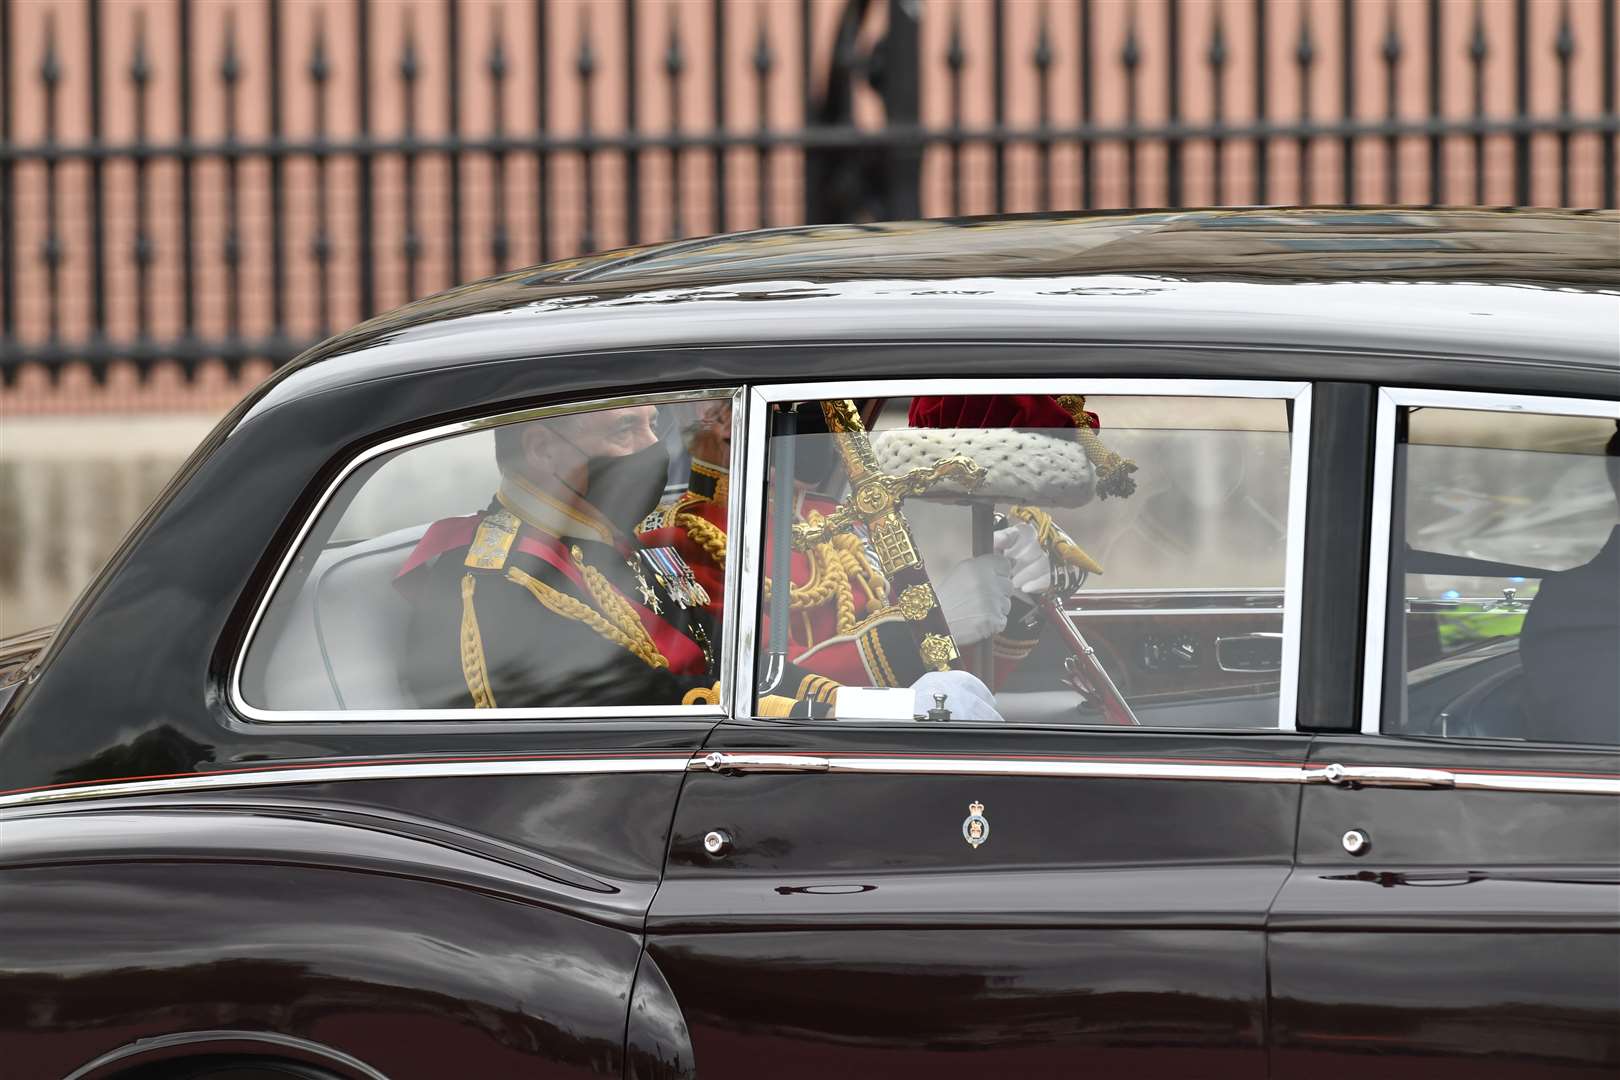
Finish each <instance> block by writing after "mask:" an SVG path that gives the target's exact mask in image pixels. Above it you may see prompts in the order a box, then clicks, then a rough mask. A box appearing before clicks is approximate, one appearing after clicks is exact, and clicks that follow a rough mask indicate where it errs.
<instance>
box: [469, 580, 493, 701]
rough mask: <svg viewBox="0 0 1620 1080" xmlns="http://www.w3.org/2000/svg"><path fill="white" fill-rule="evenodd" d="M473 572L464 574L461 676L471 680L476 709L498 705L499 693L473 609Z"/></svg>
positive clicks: (471, 690)
mask: <svg viewBox="0 0 1620 1080" xmlns="http://www.w3.org/2000/svg"><path fill="white" fill-rule="evenodd" d="M475 585H476V581H475V580H474V578H473V575H472V574H463V575H462V576H461V677H462V678H463V679H465V680H466V682H467V693H468V694H470V695H472V703H473V708H475V709H493V708H495V693H494V691H492V690H491V689H490V688H489V667H488V666H487V665H486V664H485V663H484V638H483V635H482V634H480V633H479V632H478V613H477V611H475V610H474V609H473V588H474V587H475Z"/></svg>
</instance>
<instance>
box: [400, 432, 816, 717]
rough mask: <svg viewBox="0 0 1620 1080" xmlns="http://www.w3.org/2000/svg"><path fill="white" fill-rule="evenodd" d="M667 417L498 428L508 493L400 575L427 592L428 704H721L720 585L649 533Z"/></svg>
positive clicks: (423, 613) (436, 528)
mask: <svg viewBox="0 0 1620 1080" xmlns="http://www.w3.org/2000/svg"><path fill="white" fill-rule="evenodd" d="M655 416H656V412H655V409H654V407H652V406H644V407H635V408H623V409H610V410H600V411H595V412H583V413H575V414H570V415H565V416H560V417H553V418H547V419H543V420H538V421H533V422H530V423H526V424H515V425H509V426H506V427H502V428H498V429H496V432H495V448H496V459H497V463H498V464H499V466H500V471H501V483H500V488H499V490H498V491H497V492H496V494H495V498H494V501H493V502H492V503H491V504H490V505H489V507H488V508H487V509H486V510H485V511H484V512H483V513H482V514H476V515H470V516H468V517H461V518H450V519H446V520H444V521H439V522H436V523H435V524H434V525H433V526H432V527H431V528H430V529H429V530H428V532H427V534H426V535H425V536H424V537H423V539H422V541H421V542H420V543H419V544H418V545H417V547H416V549H415V550H414V551H413V552H412V553H411V555H410V557H409V558H408V559H407V560H406V563H405V565H404V566H403V567H402V569H401V570H400V573H399V576H398V579H397V584H398V586H399V588H400V590H401V591H402V592H403V593H404V595H405V596H406V598H407V599H408V600H410V602H411V617H410V624H409V627H408V628H407V648H408V650H409V654H408V655H409V659H410V662H409V664H408V665H407V676H406V678H407V682H408V684H409V689H410V690H411V692H412V693H413V695H414V696H415V697H416V699H417V700H418V702H420V703H421V704H422V705H423V706H424V707H427V708H497V707H499V708H537V707H556V706H613V705H678V704H683V703H685V704H691V703H694V702H711V701H713V700H715V694H716V679H717V676H718V671H719V662H718V657H717V656H716V654H715V653H716V647H717V643H718V642H719V640H720V637H719V632H718V631H719V611H718V605H717V604H716V603H715V601H717V600H718V597H717V596H705V595H703V593H702V590H701V588H700V587H694V583H693V582H692V581H691V580H690V575H689V573H688V572H687V571H686V569H685V568H684V567H683V566H682V565H681V564H679V563H678V562H676V561H672V560H670V559H668V558H667V557H665V558H663V559H660V558H658V554H659V553H658V552H656V551H653V550H649V548H648V547H647V546H645V545H643V544H641V543H640V542H639V541H638V540H636V538H635V536H634V532H633V530H634V527H635V525H636V523H637V522H638V521H640V520H641V518H642V517H643V516H644V515H645V514H646V513H647V511H648V509H649V508H650V507H651V506H652V505H653V503H654V502H656V500H657V498H658V495H659V492H660V491H661V490H662V487H663V483H664V479H665V474H666V472H667V469H668V457H667V453H666V452H665V451H664V449H663V447H662V445H661V444H660V443H659V441H658V439H657V436H656V433H655V430H654V418H655ZM801 681H802V680H801ZM776 704H777V705H781V706H782V709H781V711H783V712H786V711H788V709H789V708H790V707H791V705H792V702H791V701H788V702H785V703H783V702H777V703H776ZM801 711H803V710H801Z"/></svg>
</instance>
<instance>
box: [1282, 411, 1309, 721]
mask: <svg viewBox="0 0 1620 1080" xmlns="http://www.w3.org/2000/svg"><path fill="white" fill-rule="evenodd" d="M1293 398H1294V412H1293V416H1292V417H1291V418H1290V420H1291V424H1292V428H1291V430H1290V432H1289V436H1288V445H1289V449H1290V450H1291V453H1290V455H1289V462H1288V526H1287V528H1288V532H1287V540H1286V545H1285V554H1284V560H1283V608H1282V616H1283V626H1282V633H1283V644H1282V676H1281V682H1280V683H1279V685H1278V690H1277V729H1278V730H1279V731H1296V730H1298V728H1299V723H1298V715H1297V714H1298V712H1299V653H1300V641H1299V637H1300V619H1301V617H1302V614H1301V613H1302V610H1303V609H1304V607H1305V605H1304V603H1303V602H1302V601H1303V599H1304V597H1303V593H1304V589H1305V500H1306V498H1307V497H1308V495H1309V491H1308V490H1307V485H1308V481H1309V477H1310V471H1311V388H1310V385H1309V384H1307V385H1305V386H1304V387H1302V388H1301V389H1300V390H1299V391H1298V392H1297V393H1296V394H1294V395H1293ZM1289 597H1293V602H1292V603H1290V602H1289V599H1288V598H1289Z"/></svg>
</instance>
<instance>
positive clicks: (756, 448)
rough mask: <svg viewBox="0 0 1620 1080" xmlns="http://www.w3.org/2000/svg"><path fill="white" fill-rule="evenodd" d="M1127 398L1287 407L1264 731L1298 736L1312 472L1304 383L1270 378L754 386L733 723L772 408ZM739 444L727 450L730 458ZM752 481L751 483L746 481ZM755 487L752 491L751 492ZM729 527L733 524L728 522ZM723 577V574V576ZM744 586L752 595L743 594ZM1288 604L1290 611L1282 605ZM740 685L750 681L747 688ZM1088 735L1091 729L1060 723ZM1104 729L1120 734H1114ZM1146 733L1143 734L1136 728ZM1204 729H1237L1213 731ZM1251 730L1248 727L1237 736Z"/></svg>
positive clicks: (745, 696)
mask: <svg viewBox="0 0 1620 1080" xmlns="http://www.w3.org/2000/svg"><path fill="white" fill-rule="evenodd" d="M1073 393H1085V394H1087V395H1092V394H1095V395H1098V396H1105V395H1120V396H1124V395H1129V396H1139V397H1192V398H1200V397H1203V398H1255V399H1268V400H1280V401H1287V402H1292V403H1293V417H1292V428H1291V430H1290V432H1289V437H1290V442H1289V456H1288V514H1287V517H1286V522H1287V529H1288V536H1287V541H1286V544H1285V547H1284V552H1285V554H1284V562H1283V598H1284V605H1283V666H1282V670H1281V674H1280V684H1279V687H1278V701H1277V726H1276V727H1275V728H1266V729H1264V730H1267V731H1296V730H1298V725H1297V717H1296V713H1297V711H1298V704H1299V654H1300V619H1301V614H1302V613H1301V607H1302V605H1301V602H1300V601H1301V591H1302V587H1303V584H1304V571H1305V499H1306V496H1307V494H1308V489H1307V480H1308V474H1309V465H1310V443H1311V384H1310V383H1309V382H1305V381H1298V380H1274V379H1255V380H1246V379H1176V378H1165V379H1158V378H1148V379H1119V378H1087V377H1086V376H1084V375H1073V376H1067V377H1061V378H1052V377H1049V376H1048V377H1042V378H974V379H906V380H897V379H874V380H854V381H850V380H836V381H827V382H800V383H777V384H772V385H768V386H755V387H752V388H751V389H750V390H749V393H748V409H747V411H748V413H749V415H750V422H749V424H748V433H747V437H748V447H747V461H746V464H745V467H744V468H743V470H742V471H741V472H740V473H738V474H736V475H737V476H741V477H743V478H744V479H743V481H742V483H739V482H738V480H737V479H736V477H735V476H734V478H733V480H732V489H733V497H735V492H736V490H737V489H738V488H739V487H741V486H743V484H746V485H747V487H748V489H749V491H748V498H746V499H745V500H744V502H743V507H744V517H743V518H742V519H740V520H742V521H743V528H742V529H741V530H738V529H733V530H731V534H732V535H731V550H732V552H733V553H734V557H733V560H732V561H733V562H734V563H737V564H740V566H739V578H738V580H737V582H736V585H737V588H736V590H735V592H733V593H732V595H733V596H735V597H736V598H737V610H736V617H735V618H734V619H732V623H731V629H730V631H728V645H729V646H730V652H731V655H732V656H733V657H735V658H736V664H735V666H734V667H733V669H732V677H733V678H734V679H735V680H736V684H735V685H733V686H731V687H728V688H727V692H726V698H725V700H726V701H727V703H728V704H736V705H737V706H738V712H737V713H736V714H735V715H739V716H747V717H751V718H757V716H756V714H757V712H758V709H757V708H756V707H755V693H754V683H755V674H754V673H755V670H756V661H757V653H756V650H757V648H758V645H759V642H758V631H759V593H760V582H761V577H760V575H761V572H762V567H761V561H762V559H761V556H762V552H761V550H760V545H761V542H762V539H763V537H764V535H765V534H764V515H765V501H766V500H765V486H766V483H767V482H768V479H769V478H768V476H767V474H766V471H765V460H766V448H767V443H768V442H769V438H768V434H769V431H768V429H769V424H768V423H766V422H765V420H764V417H765V416H766V414H767V412H768V410H769V407H770V406H771V405H773V404H775V403H777V402H781V401H799V400H817V399H824V398H829V397H854V398H867V397H913V396H917V395H924V394H1073ZM735 449H736V446H735V444H733V451H735ZM752 478H758V484H757V485H756V484H755V483H754V482H752ZM756 486H757V488H758V490H757V491H755V490H754V488H755V487H756ZM731 520H733V521H736V520H739V519H738V518H732V519H731ZM727 569H728V571H729V569H730V567H728V568H727ZM744 583H748V584H749V586H750V587H747V588H744V587H743V585H744ZM1289 596H1293V597H1294V598H1295V600H1294V603H1293V604H1288V603H1287V598H1288V597H1289ZM744 680H747V681H746V682H745V681H744ZM1066 726H1073V727H1090V726H1097V725H1081V724H1076V725H1066ZM1106 730H1111V731H1118V730H1121V729H1119V728H1107V729H1106ZM1143 730H1150V729H1143ZM1210 730H1211V731H1216V732H1218V731H1221V730H1235V729H1230V728H1228V729H1220V728H1212V729H1210ZM1244 730H1250V729H1244Z"/></svg>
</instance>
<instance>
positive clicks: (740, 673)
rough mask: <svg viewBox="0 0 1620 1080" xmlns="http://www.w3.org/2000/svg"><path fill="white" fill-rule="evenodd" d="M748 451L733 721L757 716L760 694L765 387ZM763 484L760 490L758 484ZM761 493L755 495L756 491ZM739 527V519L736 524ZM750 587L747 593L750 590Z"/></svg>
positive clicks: (735, 535) (755, 404)
mask: <svg viewBox="0 0 1620 1080" xmlns="http://www.w3.org/2000/svg"><path fill="white" fill-rule="evenodd" d="M746 412H747V417H748V420H747V440H748V441H747V446H746V447H744V448H743V449H744V452H745V456H744V458H743V461H744V464H743V476H744V477H745V478H746V481H747V482H746V484H744V483H739V482H738V481H737V480H736V479H733V480H732V484H731V487H732V490H733V491H739V490H742V489H743V488H744V487H745V486H746V487H747V489H748V492H747V495H748V497H747V498H746V499H744V501H743V516H742V518H741V520H742V528H741V529H736V528H733V529H732V530H731V538H730V542H729V543H730V551H731V552H732V558H731V561H732V562H733V563H735V564H737V575H738V576H737V583H738V588H737V591H736V592H735V593H733V594H732V595H733V596H734V597H735V598H736V617H735V618H734V619H733V620H732V621H733V622H734V623H735V624H736V626H735V627H734V629H733V634H734V636H733V638H732V641H733V651H734V652H735V653H736V656H737V666H736V670H735V672H734V680H735V681H734V686H733V688H732V697H731V701H732V705H733V711H732V713H731V715H732V716H752V715H753V714H754V712H755V711H756V710H755V708H754V698H755V696H756V695H755V691H756V690H757V688H758V686H759V669H758V649H759V593H760V586H759V582H760V581H761V580H762V575H763V573H764V569H763V564H762V545H763V544H764V538H765V486H766V471H765V461H766V456H767V451H768V449H769V446H770V428H771V420H770V404H769V402H768V401H767V399H766V397H765V395H764V394H763V393H762V392H761V390H760V388H759V387H754V388H753V389H751V390H750V391H749V392H748V407H747V410H746ZM737 449H738V447H737V439H736V436H735V435H733V436H732V452H733V460H736V451H737ZM755 481H757V484H756V483H755ZM756 486H757V487H758V488H759V490H758V491H755V490H753V489H754V488H755V487H756ZM731 520H732V521H737V520H738V519H737V518H732V519H731ZM745 586H746V587H745Z"/></svg>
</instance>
